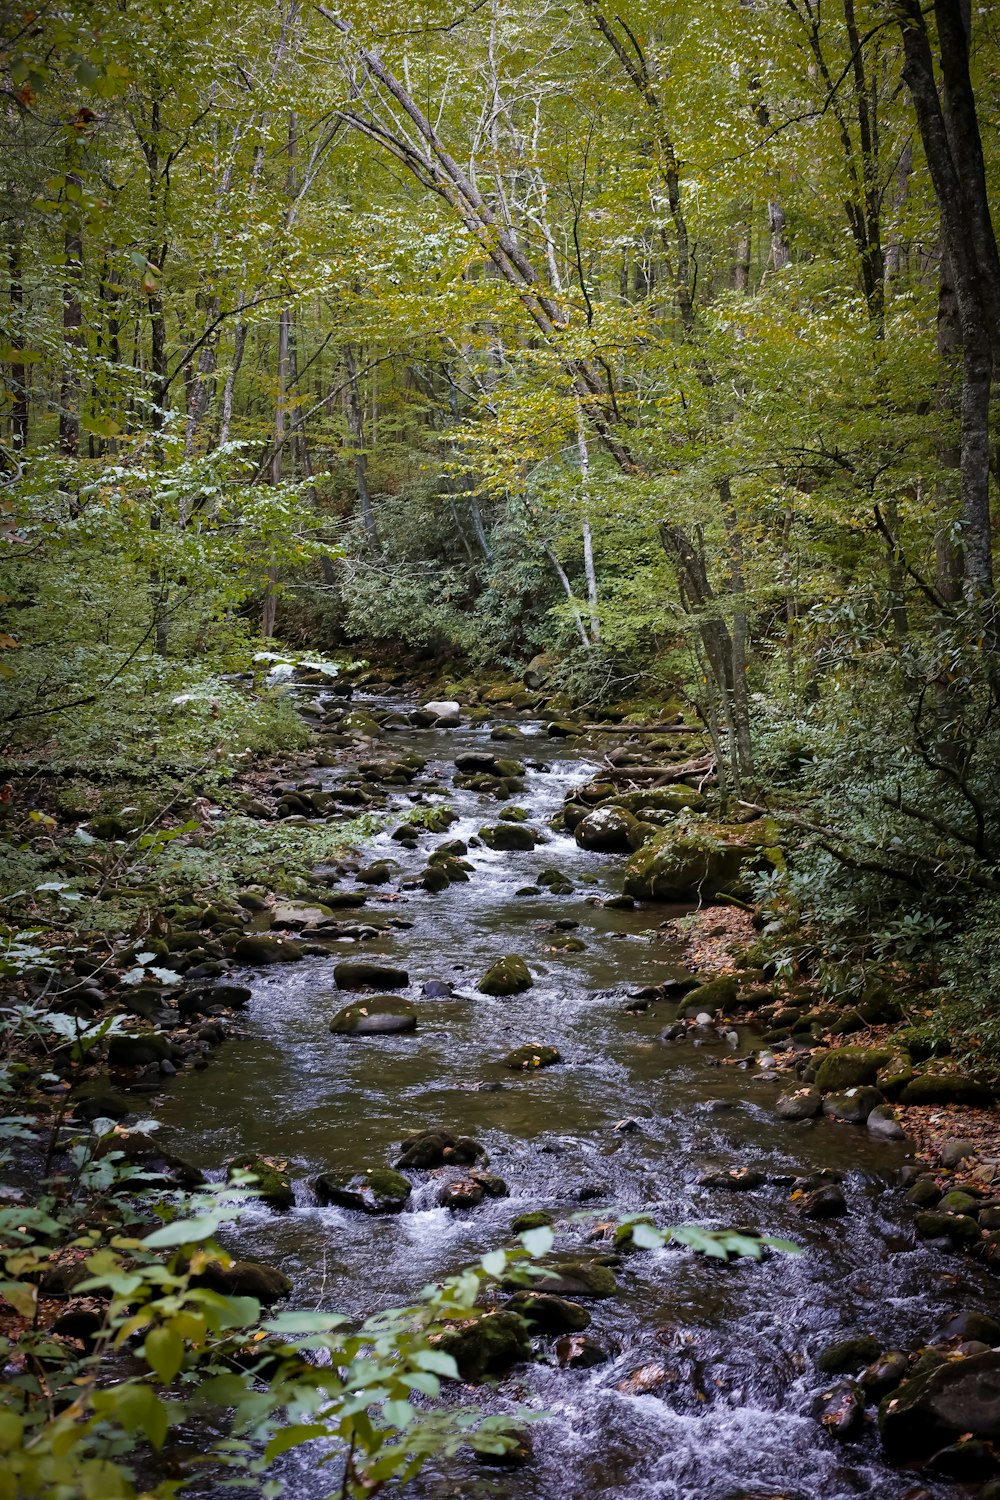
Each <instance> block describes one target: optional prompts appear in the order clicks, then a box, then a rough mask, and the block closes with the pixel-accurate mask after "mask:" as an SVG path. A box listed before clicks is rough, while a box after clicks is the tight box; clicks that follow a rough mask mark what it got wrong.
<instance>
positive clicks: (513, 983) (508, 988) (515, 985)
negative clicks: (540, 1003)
mask: <svg viewBox="0 0 1000 1500" xmlns="http://www.w3.org/2000/svg"><path fill="white" fill-rule="evenodd" d="M534 982H535V981H534V980H533V979H532V977H531V970H530V969H529V968H528V965H527V964H526V963H525V961H524V959H523V958H519V957H518V955H517V954H516V953H508V954H507V956H506V958H498V959H497V961H496V963H494V964H491V965H490V967H489V968H488V969H487V970H486V973H485V974H484V975H483V977H482V979H481V980H480V981H479V984H478V985H477V986H476V988H477V989H478V990H479V992H480V994H481V995H519V994H521V993H522V991H524V990H530V989H531V986H532V985H533V984H534Z"/></svg>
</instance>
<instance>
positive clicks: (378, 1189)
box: [315, 1167, 411, 1214]
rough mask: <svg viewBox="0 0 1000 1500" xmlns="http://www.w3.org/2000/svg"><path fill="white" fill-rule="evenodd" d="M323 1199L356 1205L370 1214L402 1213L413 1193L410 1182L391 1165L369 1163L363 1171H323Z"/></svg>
mask: <svg viewBox="0 0 1000 1500" xmlns="http://www.w3.org/2000/svg"><path fill="white" fill-rule="evenodd" d="M315 1191H316V1197H317V1198H318V1200H319V1201H320V1203H324V1204H325V1203H333V1204H336V1205H337V1207H338V1208H356V1209H360V1210H361V1212H362V1213H366V1214H398V1213H402V1211H403V1207H404V1205H405V1203H406V1200H407V1199H408V1198H409V1196H410V1192H411V1189H410V1184H409V1183H408V1182H407V1180H406V1178H405V1177H403V1176H402V1175H401V1174H400V1173H399V1172H394V1171H392V1170H391V1169H390V1168H389V1167H368V1168H366V1170H365V1171H363V1172H323V1173H322V1174H321V1175H320V1176H319V1177H317V1178H316V1182H315Z"/></svg>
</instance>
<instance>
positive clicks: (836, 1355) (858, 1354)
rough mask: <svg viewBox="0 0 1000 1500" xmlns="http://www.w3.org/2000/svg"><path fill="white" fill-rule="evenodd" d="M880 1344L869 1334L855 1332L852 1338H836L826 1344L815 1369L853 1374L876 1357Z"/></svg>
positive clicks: (829, 1372)
mask: <svg viewBox="0 0 1000 1500" xmlns="http://www.w3.org/2000/svg"><path fill="white" fill-rule="evenodd" d="M881 1352H882V1345H881V1344H880V1343H879V1341H878V1339H876V1338H873V1337H872V1336H871V1334H868V1333H862V1334H856V1335H855V1336H854V1337H853V1338H849V1339H838V1340H837V1342H836V1343H835V1344H828V1345H827V1347H826V1348H825V1349H824V1350H823V1352H822V1353H821V1354H820V1355H819V1356H818V1357H817V1359H816V1368H817V1370H822V1372H823V1374H824V1375H853V1374H854V1373H855V1371H856V1370H861V1369H863V1368H864V1367H865V1365H870V1364H871V1363H872V1361H873V1360H876V1359H878V1357H879V1355H880V1354H881Z"/></svg>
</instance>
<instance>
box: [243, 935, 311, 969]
mask: <svg viewBox="0 0 1000 1500" xmlns="http://www.w3.org/2000/svg"><path fill="white" fill-rule="evenodd" d="M232 956H233V958H235V959H236V961H237V962H238V963H241V964H250V965H252V966H253V967H254V968H257V967H258V966H260V965H264V964H290V963H296V962H297V961H298V960H299V959H300V958H302V957H303V953H302V944H301V943H296V942H294V941H293V940H292V939H291V938H281V937H272V936H271V935H270V934H269V933H263V932H257V933H245V934H244V936H243V937H241V938H239V939H238V940H237V941H236V943H234V945H233V948H232Z"/></svg>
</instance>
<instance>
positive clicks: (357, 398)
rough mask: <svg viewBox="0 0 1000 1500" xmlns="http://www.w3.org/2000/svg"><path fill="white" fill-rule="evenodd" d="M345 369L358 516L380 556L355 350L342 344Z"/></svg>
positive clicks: (373, 548)
mask: <svg viewBox="0 0 1000 1500" xmlns="http://www.w3.org/2000/svg"><path fill="white" fill-rule="evenodd" d="M344 365H345V367H346V369H347V422H348V426H349V427H350V429H351V440H352V443H353V447H354V482H355V484H356V486H357V490H358V510H359V511H360V513H361V521H362V524H363V526H364V528H365V534H366V535H367V537H368V541H369V544H370V545H371V548H372V550H373V551H375V552H379V551H381V545H380V543H379V535H378V526H377V525H376V522H375V511H374V508H373V506H372V500H371V495H370V493H369V490H368V456H367V454H366V453H365V430H364V415H363V408H362V405H361V393H360V390H359V388H358V367H357V365H356V363H355V360H354V350H353V349H352V348H351V346H350V344H345V346H344Z"/></svg>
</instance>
